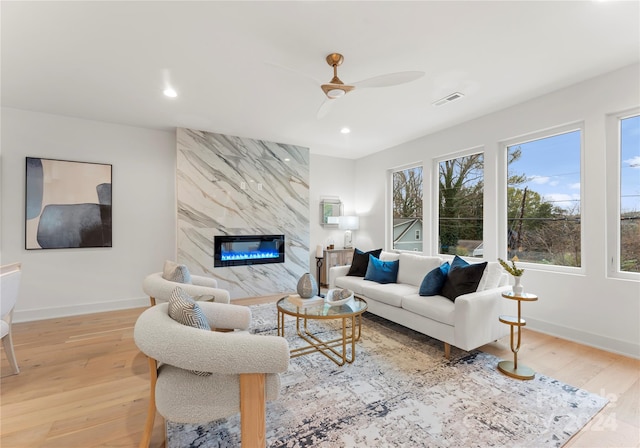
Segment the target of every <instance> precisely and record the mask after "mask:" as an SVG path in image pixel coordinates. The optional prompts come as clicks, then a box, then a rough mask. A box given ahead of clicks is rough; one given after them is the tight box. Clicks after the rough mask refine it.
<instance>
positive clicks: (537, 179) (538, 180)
mask: <svg viewBox="0 0 640 448" xmlns="http://www.w3.org/2000/svg"><path fill="white" fill-rule="evenodd" d="M550 179H551V178H550V177H549V176H538V175H537V174H534V175H533V176H531V177H529V182H532V183H534V184H538V185H543V184H546V183H548V182H549V180H550Z"/></svg>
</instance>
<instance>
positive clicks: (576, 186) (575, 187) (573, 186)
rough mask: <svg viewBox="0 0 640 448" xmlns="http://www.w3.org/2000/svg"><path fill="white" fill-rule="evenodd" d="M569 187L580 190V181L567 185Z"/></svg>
mask: <svg viewBox="0 0 640 448" xmlns="http://www.w3.org/2000/svg"><path fill="white" fill-rule="evenodd" d="M569 188H571V189H572V190H580V182H576V183H575V184H571V185H569Z"/></svg>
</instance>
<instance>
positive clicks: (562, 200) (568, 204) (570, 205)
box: [544, 193, 580, 210]
mask: <svg viewBox="0 0 640 448" xmlns="http://www.w3.org/2000/svg"><path fill="white" fill-rule="evenodd" d="M544 200H545V201H549V202H551V203H552V204H553V205H554V206H556V207H560V208H564V209H566V210H573V209H575V208H577V207H579V205H580V195H579V194H566V193H549V194H545V195H544Z"/></svg>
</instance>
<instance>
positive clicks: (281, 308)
mask: <svg viewBox="0 0 640 448" xmlns="http://www.w3.org/2000/svg"><path fill="white" fill-rule="evenodd" d="M277 307H278V336H284V328H285V325H284V317H285V315H288V316H293V317H295V320H296V333H297V335H298V337H300V338H301V339H302V340H304V341H305V342H306V343H307V345H304V346H302V347H296V348H293V349H291V357H292V358H296V357H298V356H302V355H308V354H310V353H315V352H319V353H322V354H323V355H324V356H326V357H327V358H329V359H330V360H331V361H333V362H335V363H336V364H337V365H339V366H343V365H344V364H345V363H349V364H351V363H352V362H353V361H355V359H356V342H358V341H359V340H360V336H361V334H362V313H364V312H365V311H366V310H367V302H365V301H364V300H362V299H360V298H358V297H354V298H353V299H352V300H349V301H348V302H347V303H345V304H343V305H337V306H330V305H329V304H327V303H322V304H318V305H315V306H311V307H309V308H303V307H298V306H296V305H294V304H293V303H291V302H289V301H288V300H287V298H286V297H283V298H282V299H280V300H278V303H277ZM312 320H338V321H341V324H342V325H341V330H342V331H341V335H340V336H338V337H337V338H334V339H330V340H328V341H324V340H322V339H320V337H318V335H316V334H313V332H312V330H311V329H310V328H309V326H308V322H309V321H312ZM348 323H350V325H347V324H348ZM338 333H340V328H338ZM349 345H351V350H348V349H347V348H348V346H349ZM349 352H350V356H349Z"/></svg>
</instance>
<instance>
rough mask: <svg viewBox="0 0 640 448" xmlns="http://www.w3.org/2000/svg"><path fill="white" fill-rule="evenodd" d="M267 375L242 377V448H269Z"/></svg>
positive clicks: (258, 374) (255, 374)
mask: <svg viewBox="0 0 640 448" xmlns="http://www.w3.org/2000/svg"><path fill="white" fill-rule="evenodd" d="M265 380H266V375H265V374H264V373H243V374H241V375H240V438H241V441H242V448H259V447H265V446H267V435H266V426H267V424H266V401H267V400H266V392H265Z"/></svg>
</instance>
